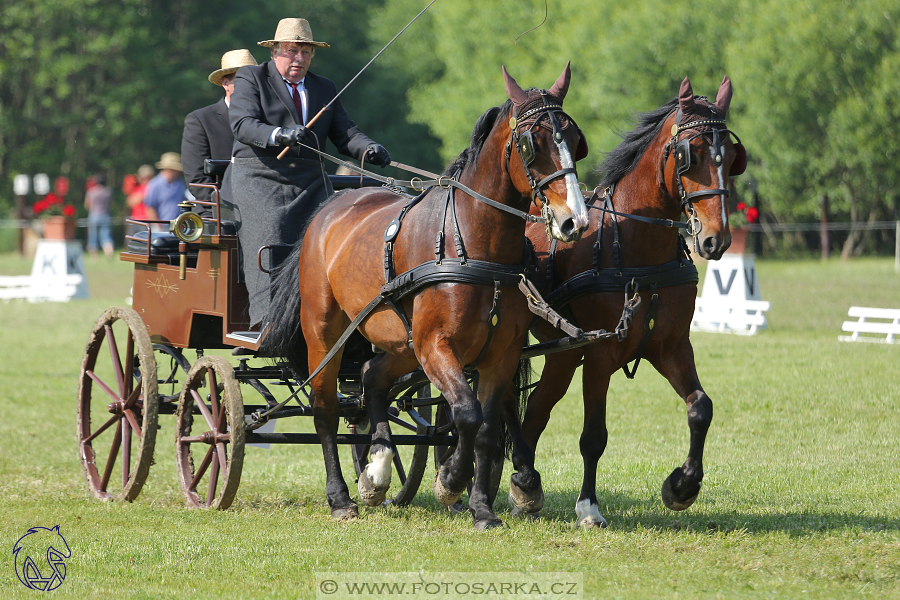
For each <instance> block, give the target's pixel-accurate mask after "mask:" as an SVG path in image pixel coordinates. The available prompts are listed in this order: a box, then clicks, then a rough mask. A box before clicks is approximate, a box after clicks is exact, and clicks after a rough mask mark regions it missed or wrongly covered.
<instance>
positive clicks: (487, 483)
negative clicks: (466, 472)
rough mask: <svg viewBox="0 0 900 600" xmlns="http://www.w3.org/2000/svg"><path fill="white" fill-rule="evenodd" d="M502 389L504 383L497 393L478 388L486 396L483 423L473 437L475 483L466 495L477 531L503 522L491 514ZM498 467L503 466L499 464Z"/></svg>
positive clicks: (480, 393)
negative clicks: (492, 482)
mask: <svg viewBox="0 0 900 600" xmlns="http://www.w3.org/2000/svg"><path fill="white" fill-rule="evenodd" d="M504 389H505V386H504V387H501V388H500V391H499V392H497V391H496V390H490V389H486V388H484V387H482V388H481V389H479V396H481V397H483V398H486V401H485V402H484V404H483V405H482V414H483V416H484V422H483V423H482V424H481V427H479V428H478V433H477V435H476V436H475V482H474V485H473V486H472V492H471V494H470V495H469V511H470V512H471V513H472V519H473V525H474V527H475V529H478V530H485V529H492V528H494V527H499V526H501V525H502V524H503V521H501V520H500V518H499V517H497V515H496V514H495V513H494V509H493V500H494V499H493V498H492V497H491V494H492V489H491V480H492V477H493V472H494V470H495V468H496V464H495V458H496V453H497V450H498V441H499V435H498V433H499V429H500V409H501V406H500V401H501V399H502V396H501V395H502V393H503V391H504ZM500 468H501V469H502V463H501V465H500Z"/></svg>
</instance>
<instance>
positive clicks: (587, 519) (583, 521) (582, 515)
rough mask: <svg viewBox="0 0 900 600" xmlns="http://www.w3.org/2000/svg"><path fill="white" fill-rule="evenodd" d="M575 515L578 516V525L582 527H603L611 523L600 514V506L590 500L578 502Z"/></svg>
mask: <svg viewBox="0 0 900 600" xmlns="http://www.w3.org/2000/svg"><path fill="white" fill-rule="evenodd" d="M575 515H576V516H577V517H578V526H579V527H581V528H582V529H594V528H603V527H607V526H608V525H609V524H608V523H607V522H606V519H604V518H603V517H602V516H601V515H600V509H599V507H598V506H597V505H596V504H592V503H591V501H590V500H579V501H578V502H576V503H575Z"/></svg>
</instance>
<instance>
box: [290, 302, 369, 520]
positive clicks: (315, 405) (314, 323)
mask: <svg viewBox="0 0 900 600" xmlns="http://www.w3.org/2000/svg"><path fill="white" fill-rule="evenodd" d="M310 296H312V294H310ZM312 304H313V302H312V300H310V301H309V302H304V304H302V305H301V308H300V312H301V326H302V328H303V332H304V337H305V338H306V342H307V346H308V352H309V372H310V373H312V371H313V370H314V369H316V368H317V367H318V366H319V363H320V362H321V361H322V359H323V358H325V355H326V354H327V353H328V349H329V347H328V346H327V342H326V340H331V342H332V343H333V342H334V341H336V340H337V339H338V338H339V337H340V335H341V333H342V331H343V328H344V327H346V326H347V325H348V324H349V320H348V319H347V318H346V317H345V316H343V315H341V316H343V318H337V317H335V318H332V319H329V318H327V316H329V315H334V311H325V310H322V311H320V312H317V313H314V312H313V311H312ZM336 310H339V309H336ZM322 315H326V317H322ZM321 323H325V326H324V327H323V326H322V325H321ZM312 334H315V335H312ZM342 355H343V350H340V351H338V353H337V354H336V355H335V356H334V357H333V358H332V359H331V361H329V363H328V365H326V366H325V368H324V369H322V371H321V372H319V374H318V375H316V377H315V378H313V380H312V382H311V387H312V395H311V396H312V398H311V400H312V409H313V423H314V424H315V428H316V433H317V434H318V436H319V440H321V443H322V455H323V458H324V462H325V474H326V480H325V496H326V498H327V500H328V506H329V507H330V508H331V516H332V517H333V518H335V519H338V520H340V521H349V520H352V519H355V518H357V517H358V516H359V510H358V509H357V506H356V503H355V502H354V501H353V500H352V499H351V498H350V492H349V490H348V489H347V484H346V482H345V481H344V475H343V473H342V472H341V461H340V458H339V457H338V448H337V429H338V422H339V421H340V405H339V404H338V397H337V379H338V371H339V370H340V365H341V356H342Z"/></svg>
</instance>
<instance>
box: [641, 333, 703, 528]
mask: <svg viewBox="0 0 900 600" xmlns="http://www.w3.org/2000/svg"><path fill="white" fill-rule="evenodd" d="M654 366H655V367H656V370H657V371H659V372H660V374H661V375H663V376H664V377H665V378H666V379H668V381H669V383H670V384H671V385H672V387H673V388H674V389H675V391H676V392H678V395H679V396H681V397H682V398H684V402H685V404H686V405H687V418H688V428H689V429H690V432H691V436H690V440H691V442H690V448H689V450H688V456H687V459H686V460H685V461H684V464H683V465H682V466H680V467H678V468H677V469H675V470H674V471H672V473H671V474H670V475H669V476H668V477H667V478H666V480H665V481H664V482H663V485H662V492H661V493H662V500H663V503H664V504H665V505H666V507H667V508H669V509H671V510H684V509H686V508H687V507H689V506H690V505H691V504H693V503H694V500H696V499H697V496H698V495H699V494H700V486H701V485H702V484H703V447H704V445H705V444H706V434H707V431H709V426H710V424H711V423H712V418H713V403H712V400H711V399H710V398H709V396H707V395H706V392H704V391H703V388H702V387H701V386H700V379H699V378H698V377H697V367H696V365H695V364H694V349H693V347H692V346H691V341H690V339H689V338H687V337H685V338H684V339H683V340H682V342H681V343H679V344H678V346H676V348H675V349H674V350H673V351H672V352H670V353H668V354H667V355H666V356H665V357H664V358H662V359H661V360H660V361H659V364H658V365H657V364H654Z"/></svg>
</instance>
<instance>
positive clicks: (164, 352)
mask: <svg viewBox="0 0 900 600" xmlns="http://www.w3.org/2000/svg"><path fill="white" fill-rule="evenodd" d="M153 352H154V353H155V356H156V373H157V375H156V385H157V393H158V394H159V401H160V402H178V398H179V396H181V388H182V385H183V384H184V378H185V376H186V375H187V372H188V371H190V370H191V363H190V362H189V361H188V359H187V357H185V355H184V352H183V351H182V350H181V348H174V347H172V346H166V345H164V344H153Z"/></svg>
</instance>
